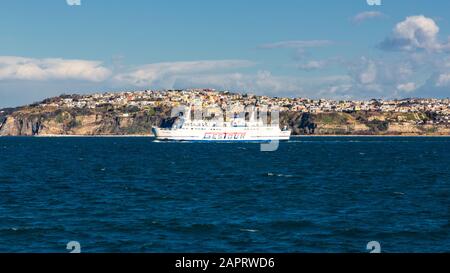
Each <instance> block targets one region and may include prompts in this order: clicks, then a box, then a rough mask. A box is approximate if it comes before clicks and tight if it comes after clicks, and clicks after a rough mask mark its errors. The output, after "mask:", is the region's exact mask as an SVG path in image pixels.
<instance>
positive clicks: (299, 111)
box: [0, 89, 450, 136]
mask: <svg viewBox="0 0 450 273" xmlns="http://www.w3.org/2000/svg"><path fill="white" fill-rule="evenodd" d="M193 104H195V105H198V106H201V107H203V108H204V109H221V110H222V111H223V112H224V113H226V111H238V110H235V109H233V107H238V106H239V107H243V106H244V107H245V106H249V105H251V106H255V107H256V108H257V109H268V110H269V112H270V111H271V110H277V111H279V112H280V126H285V125H287V126H289V127H290V128H291V129H292V130H293V133H294V134H296V135H356V134H358V135H450V100H449V99H432V98H429V99H424V98H408V99H399V100H381V99H372V100H340V101H338V100H327V99H307V98H282V97H270V96H257V95H252V94H247V93H234V92H229V91H216V90H213V89H187V90H162V91H158V90H142V91H123V92H108V93H94V94H86V95H78V94H73V95H61V96H58V97H53V98H48V99H45V100H43V101H41V102H37V103H34V104H31V105H26V106H23V107H17V108H14V109H11V108H9V109H0V135H2V136H16V135H20V136H22V135H25V136H33V135H150V132H151V128H152V126H158V127H159V126H170V122H172V121H173V119H172V118H171V116H170V115H171V109H172V108H174V107H178V106H182V105H193ZM230 107H231V108H230Z"/></svg>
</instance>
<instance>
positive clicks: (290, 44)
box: [259, 40, 333, 49]
mask: <svg viewBox="0 0 450 273" xmlns="http://www.w3.org/2000/svg"><path fill="white" fill-rule="evenodd" d="M332 44H333V42H332V41H330V40H298V41H281V42H275V43H269V44H264V45H260V46H259V47H260V48H265V49H273V48H296V49H299V48H311V47H322V46H329V45H332Z"/></svg>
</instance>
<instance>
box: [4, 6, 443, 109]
mask: <svg viewBox="0 0 450 273" xmlns="http://www.w3.org/2000/svg"><path fill="white" fill-rule="evenodd" d="M377 1H379V2H380V5H369V3H368V2H377ZM77 2H79V5H77V4H78V3H77ZM0 4H1V6H0V108H3V107H14V106H19V105H24V104H29V103H33V102H36V101H40V100H42V99H44V98H46V97H51V96H57V95H60V94H72V93H80V94H85V93H93V92H106V91H123V90H144V89H171V88H177V89H179V88H215V89H218V90H230V91H237V92H245V93H252V94H258V95H270V96H287V97H306V98H328V99H336V100H344V99H370V98H385V99H391V98H407V97H450V95H449V94H450V1H448V0H433V1H426V0H341V1H337V0H314V1H313V0H257V1H256V0H128V1H125V0H35V1H29V0H0Z"/></svg>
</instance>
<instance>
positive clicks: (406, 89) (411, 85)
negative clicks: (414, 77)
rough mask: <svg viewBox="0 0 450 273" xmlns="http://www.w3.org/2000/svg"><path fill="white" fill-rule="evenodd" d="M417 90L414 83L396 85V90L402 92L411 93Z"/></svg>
mask: <svg viewBox="0 0 450 273" xmlns="http://www.w3.org/2000/svg"><path fill="white" fill-rule="evenodd" d="M416 89H417V85H416V83H414V82H408V83H401V84H398V85H397V90H399V91H402V92H411V91H414V90H416Z"/></svg>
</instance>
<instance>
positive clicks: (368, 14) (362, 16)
mask: <svg viewBox="0 0 450 273" xmlns="http://www.w3.org/2000/svg"><path fill="white" fill-rule="evenodd" d="M382 17H384V14H383V13H381V12H379V11H364V12H360V13H358V14H356V15H355V16H353V18H352V20H351V21H352V22H353V23H356V24H359V23H362V22H363V21H366V20H370V19H376V18H382Z"/></svg>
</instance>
